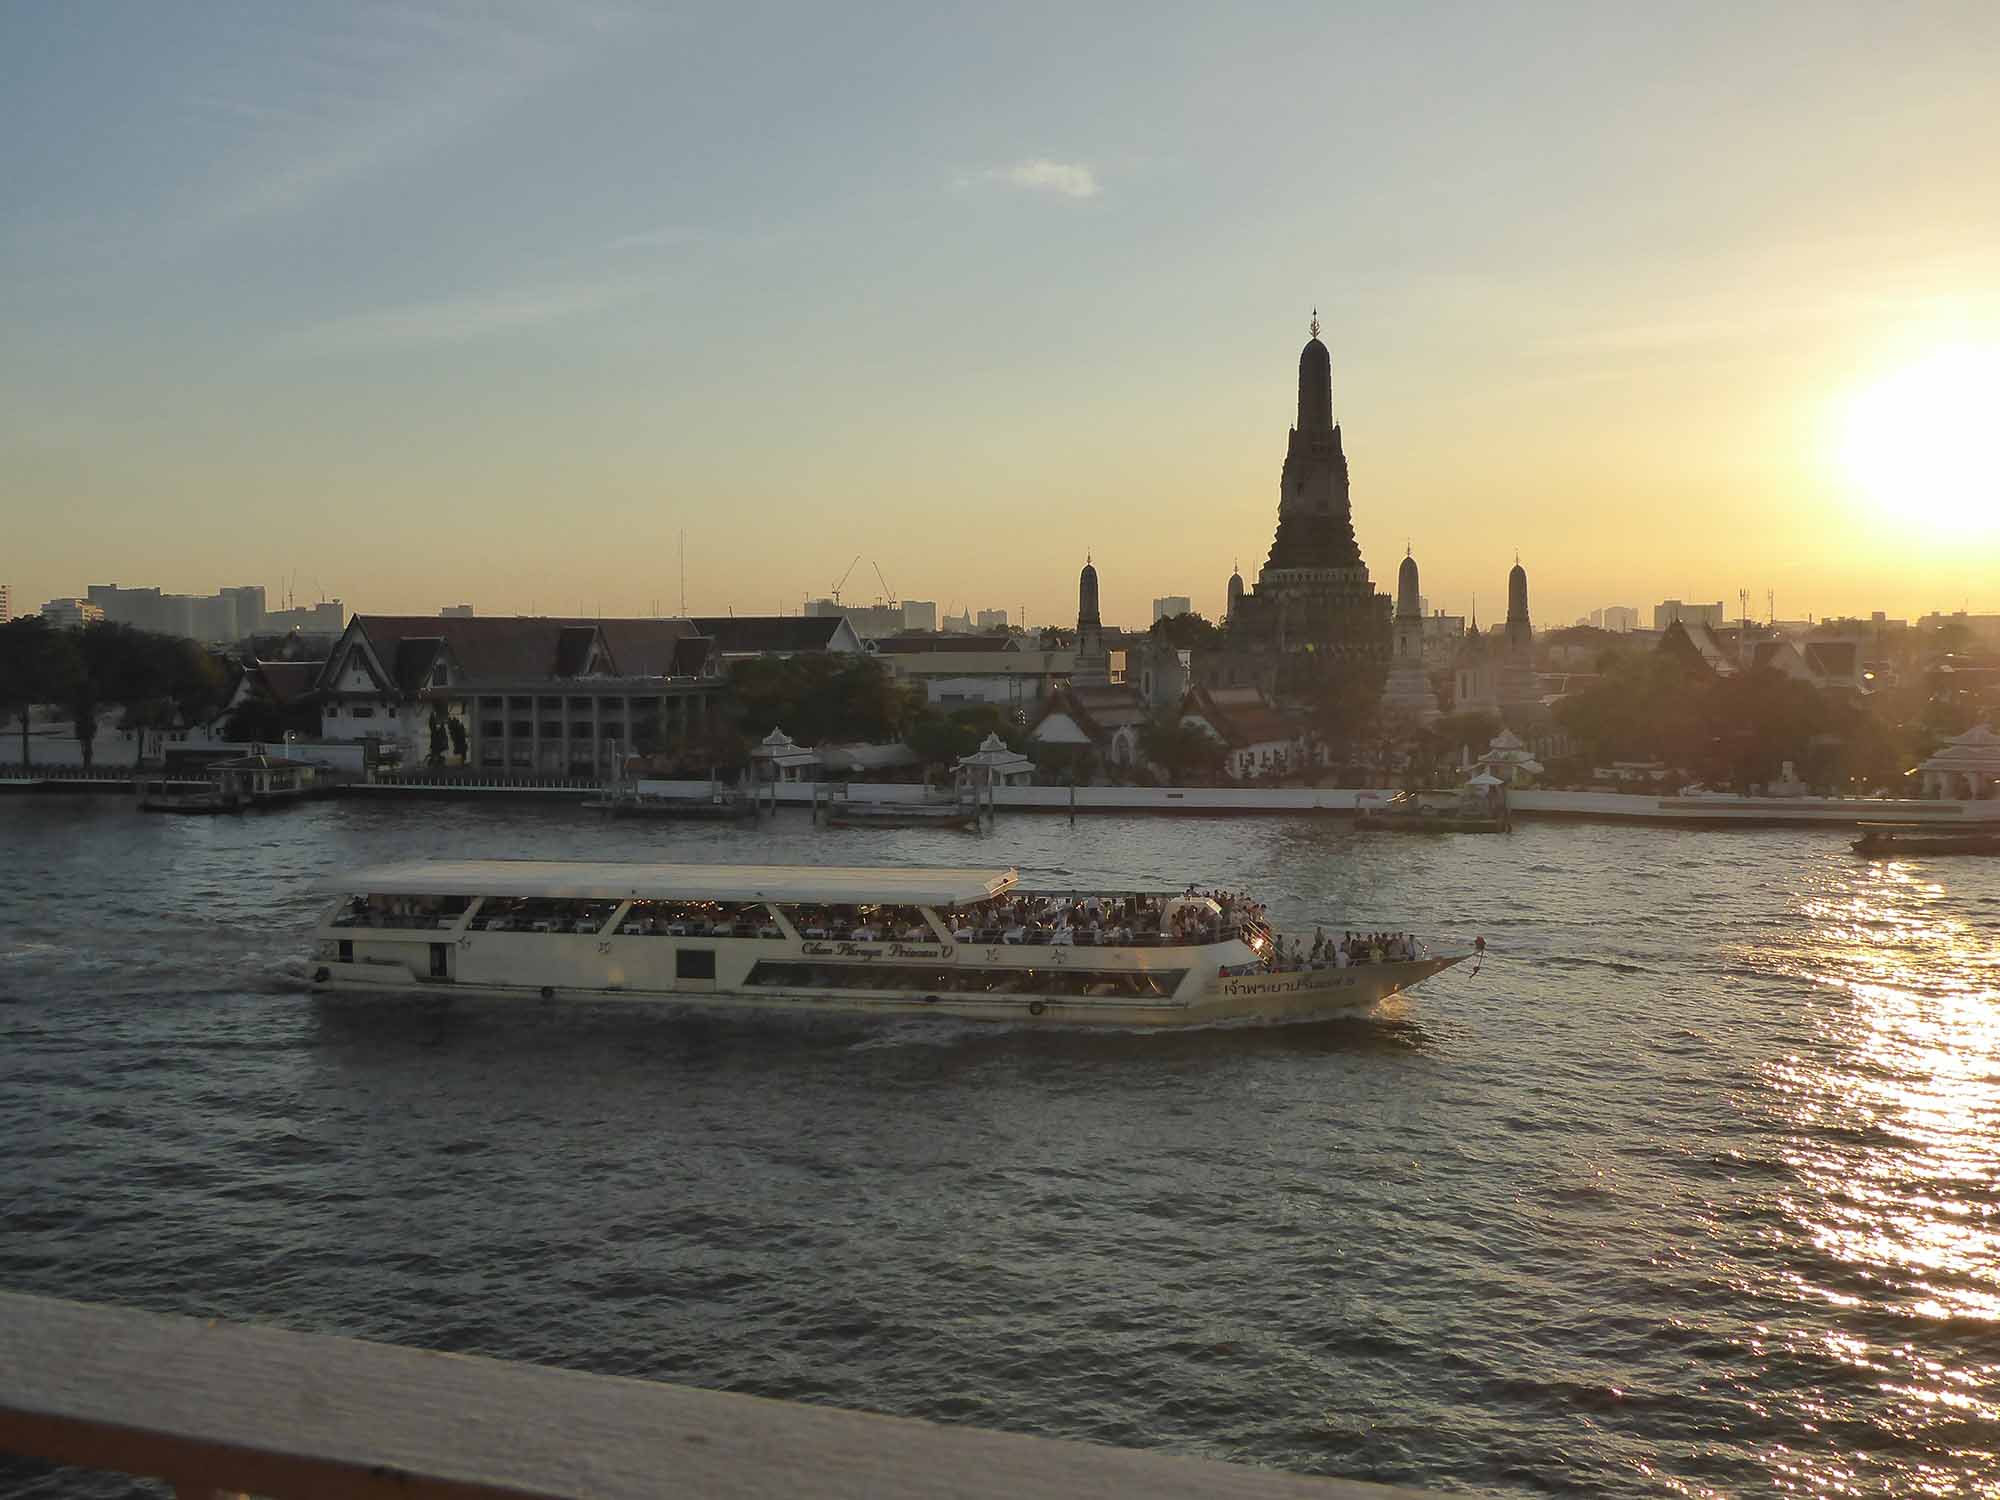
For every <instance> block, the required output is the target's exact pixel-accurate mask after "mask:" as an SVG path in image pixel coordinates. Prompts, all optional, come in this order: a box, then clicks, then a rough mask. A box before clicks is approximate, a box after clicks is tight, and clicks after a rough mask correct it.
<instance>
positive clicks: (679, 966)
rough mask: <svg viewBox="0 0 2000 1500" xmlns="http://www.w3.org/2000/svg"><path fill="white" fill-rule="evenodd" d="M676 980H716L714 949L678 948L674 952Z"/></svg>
mask: <svg viewBox="0 0 2000 1500" xmlns="http://www.w3.org/2000/svg"><path fill="white" fill-rule="evenodd" d="M674 978H676V979H713V978H715V950H714V949H713V948H676V949H675V950H674Z"/></svg>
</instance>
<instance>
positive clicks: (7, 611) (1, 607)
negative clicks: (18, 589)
mask: <svg viewBox="0 0 2000 1500" xmlns="http://www.w3.org/2000/svg"><path fill="white" fill-rule="evenodd" d="M13 618H14V591H13V589H11V588H9V587H8V586H7V585H6V584H4V583H0V622H4V621H7V620H11V619H13Z"/></svg>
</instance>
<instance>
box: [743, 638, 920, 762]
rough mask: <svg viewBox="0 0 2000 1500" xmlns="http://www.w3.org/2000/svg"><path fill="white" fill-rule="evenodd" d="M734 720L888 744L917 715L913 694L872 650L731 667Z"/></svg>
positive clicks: (757, 733) (755, 727)
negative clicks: (879, 660) (871, 653)
mask: <svg viewBox="0 0 2000 1500" xmlns="http://www.w3.org/2000/svg"><path fill="white" fill-rule="evenodd" d="M730 691H731V695H732V697H733V698H734V700H735V705H736V721H737V723H738V725H739V726H740V727H741V728H742V730H743V732H744V733H746V734H748V735H750V736H751V737H752V738H753V739H758V738H762V737H763V736H764V735H766V734H769V733H770V732H771V730H772V729H773V728H774V727H776V728H781V729H783V730H784V731H785V732H786V733H787V734H789V735H791V736H792V738H793V739H795V740H797V741H798V742H799V743H800V744H802V745H818V744H824V743H826V742H828V741H841V740H861V741H865V742H867V743H870V744H883V743H886V742H888V741H890V740H894V739H897V738H898V737H900V736H901V734H902V733H903V731H904V729H905V728H906V727H907V726H908V725H909V724H910V722H911V721H912V720H913V719H914V718H915V717H916V714H917V712H918V710H919V706H920V702H921V689H919V690H918V693H917V695H913V694H912V693H911V692H910V691H909V690H907V689H906V688H905V687H904V686H903V685H902V684H899V683H898V682H897V681H896V679H895V677H894V676H893V675H891V673H890V672H889V669H888V668H887V667H885V666H883V665H882V664H881V663H880V662H878V661H876V660H875V659H874V658H873V657H868V656H840V655H831V654H827V655H799V656H791V657H772V656H763V657H755V658H753V659H751V660H748V661H742V662H738V663H737V664H736V666H735V667H734V668H733V669H732V670H731V672H730Z"/></svg>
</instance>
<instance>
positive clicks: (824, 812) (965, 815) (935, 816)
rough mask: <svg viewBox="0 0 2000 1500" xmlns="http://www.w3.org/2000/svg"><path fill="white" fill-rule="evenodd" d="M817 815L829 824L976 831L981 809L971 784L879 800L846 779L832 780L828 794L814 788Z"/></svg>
mask: <svg viewBox="0 0 2000 1500" xmlns="http://www.w3.org/2000/svg"><path fill="white" fill-rule="evenodd" d="M813 813H814V816H815V817H816V818H817V819H818V820H819V821H820V822H821V823H823V824H825V826H827V827H828V828H965V829H971V830H972V831H974V832H977V831H978V829H979V823H980V817H981V811H980V806H979V799H978V797H977V795H976V794H974V793H973V792H972V790H971V788H969V787H966V786H959V787H957V788H954V789H953V790H952V791H949V792H936V791H927V792H926V793H925V795H924V796H923V797H922V798H920V799H918V800H916V801H910V802H888V801H878V800H876V799H874V798H869V797H857V796H855V795H854V789H853V787H852V786H851V785H850V784H848V783H846V782H830V783H828V784H827V786H826V798H825V800H824V801H822V800H821V798H820V795H819V788H818V787H815V788H814V789H813Z"/></svg>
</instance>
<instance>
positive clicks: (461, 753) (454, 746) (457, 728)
mask: <svg viewBox="0 0 2000 1500" xmlns="http://www.w3.org/2000/svg"><path fill="white" fill-rule="evenodd" d="M445 728H446V730H447V731H448V732H449V733H450V735H451V753H452V754H453V755H455V756H457V757H458V763H459V764H460V765H464V764H465V756H466V751H467V750H468V749H469V748H470V745H471V741H470V740H468V739H467V737H466V733H465V720H463V719H453V720H451V721H450V722H449V723H447V724H446V725H445Z"/></svg>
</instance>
